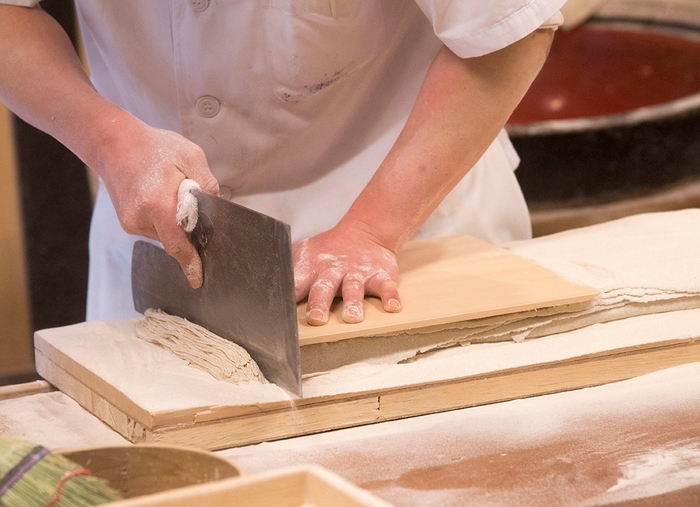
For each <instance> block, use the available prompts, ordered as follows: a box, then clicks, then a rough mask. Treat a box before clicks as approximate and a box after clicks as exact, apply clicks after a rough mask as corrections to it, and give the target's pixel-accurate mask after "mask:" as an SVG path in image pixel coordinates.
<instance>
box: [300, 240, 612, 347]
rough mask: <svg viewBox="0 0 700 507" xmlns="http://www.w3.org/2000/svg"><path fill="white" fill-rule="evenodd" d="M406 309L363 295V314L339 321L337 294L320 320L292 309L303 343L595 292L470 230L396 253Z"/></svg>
mask: <svg viewBox="0 0 700 507" xmlns="http://www.w3.org/2000/svg"><path fill="white" fill-rule="evenodd" d="M398 263H399V269H400V272H401V275H400V276H401V279H400V281H399V291H400V295H401V303H402V307H403V310H402V311H401V312H400V313H397V314H390V313H386V312H384V311H383V310H382V307H381V302H380V301H379V300H378V299H377V298H370V299H367V300H366V301H365V320H364V322H360V323H358V324H345V323H343V322H342V317H341V312H342V305H341V304H340V301H339V300H336V302H335V304H334V305H333V308H332V314H331V315H330V318H329V322H328V324H326V325H325V326H310V325H308V324H306V316H305V315H306V305H305V304H300V305H299V306H298V308H297V317H298V319H297V320H298V326H299V343H300V345H301V346H304V345H311V344H314V343H328V342H333V341H338V340H345V339H348V338H358V337H366V336H376V335H379V334H386V333H394V332H399V331H405V330H408V329H416V328H422V327H429V326H434V325H440V324H448V323H453V322H461V321H466V320H473V319H479V318H484V317H492V316H496V315H505V314H509V313H516V312H522V311H527V310H533V309H536V308H546V307H554V306H563V305H568V304H574V303H583V302H586V301H591V300H592V299H593V298H594V297H595V296H596V295H597V294H598V291H597V290H596V289H594V288H592V287H586V286H583V285H579V284H575V283H572V282H570V281H567V280H565V279H564V278H563V277H561V276H559V275H558V274H556V273H554V272H552V271H551V270H549V269H546V268H543V267H542V266H540V265H539V264H536V263H535V262H532V261H529V260H526V259H523V258H522V257H519V256H517V255H514V254H512V253H510V252H508V251H507V250H504V249H502V248H498V247H496V246H493V245H491V244H489V243H486V242H485V241H481V240H479V239H476V238H473V237H471V236H450V237H446V238H436V239H430V240H419V241H410V242H408V243H406V245H405V246H404V248H403V249H402V250H401V251H400V252H399V256H398Z"/></svg>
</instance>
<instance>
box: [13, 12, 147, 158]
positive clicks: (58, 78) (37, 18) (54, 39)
mask: <svg viewBox="0 0 700 507" xmlns="http://www.w3.org/2000/svg"><path fill="white" fill-rule="evenodd" d="M0 100H1V101H2V102H3V103H5V104H6V105H7V106H8V107H9V108H10V109H11V110H12V111H14V112H15V113H16V114H17V115H18V116H20V117H21V118H22V119H24V120H25V121H27V122H28V123H30V124H32V125H34V126H35V127H37V128H38V129H40V130H43V131H44V132H47V133H48V134H50V135H52V136H53V137H55V138H56V139H58V140H59V141H61V142H62V143H63V144H65V145H66V146H67V147H68V148H69V149H71V150H72V151H73V152H74V153H76V154H77V155H78V156H79V157H80V158H81V159H82V160H83V161H84V162H86V163H87V164H88V165H90V166H91V167H92V166H98V165H99V163H98V160H99V158H100V153H99V152H100V150H99V147H100V146H101V145H102V146H103V145H104V139H105V138H106V134H108V133H109V129H110V125H111V124H113V123H114V122H116V121H118V120H122V121H124V120H125V119H127V118H129V117H130V115H128V113H126V112H125V111H123V110H122V109H120V108H118V107H117V106H115V105H114V104H112V103H110V102H109V101H107V100H106V99H104V98H103V97H101V96H100V95H99V94H98V93H97V91H96V90H95V89H94V87H93V86H92V84H91V83H90V80H89V79H88V77H87V75H86V74H85V72H84V70H83V68H82V65H81V63H80V60H79V58H78V56H77V54H76V52H75V50H74V49H73V46H72V45H71V42H70V40H69V39H68V36H67V35H66V33H65V32H64V31H63V29H62V28H61V27H60V26H59V25H58V23H56V21H55V20H54V19H53V18H52V17H51V16H49V15H48V14H47V13H46V12H44V11H43V10H41V9H40V8H38V7H37V8H33V9H30V8H26V7H15V6H8V5H0ZM129 119H130V118H129ZM134 120H135V119H134ZM95 168H96V167H95Z"/></svg>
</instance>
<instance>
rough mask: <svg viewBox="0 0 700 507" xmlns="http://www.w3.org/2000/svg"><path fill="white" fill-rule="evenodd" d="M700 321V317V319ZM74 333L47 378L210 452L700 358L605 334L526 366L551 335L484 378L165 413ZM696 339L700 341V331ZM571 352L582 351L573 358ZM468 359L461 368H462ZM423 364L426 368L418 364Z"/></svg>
mask: <svg viewBox="0 0 700 507" xmlns="http://www.w3.org/2000/svg"><path fill="white" fill-rule="evenodd" d="M696 317H697V316H696V314H693V319H694V322H697V318H696ZM66 329H68V328H58V329H54V330H46V331H40V332H38V333H37V334H36V336H35V346H36V360H37V369H38V371H39V372H40V374H41V375H42V376H43V377H44V378H46V379H47V380H48V381H50V382H51V383H52V384H54V385H55V386H57V387H58V388H59V389H60V390H61V391H63V392H64V393H65V394H67V395H69V396H70V397H72V398H73V399H75V400H76V401H77V402H78V403H79V404H80V405H82V406H83V407H84V408H86V409H87V410H88V411H89V412H91V413H93V414H95V415H96V416H97V417H98V418H99V419H101V420H102V421H104V422H105V423H107V424H108V425H109V426H111V427H112V428H114V429H115V430H116V431H117V432H119V433H120V434H121V435H123V436H124V437H126V438H127V439H129V440H131V441H132V442H145V443H165V444H179V445H188V446H194V447H200V448H206V449H223V448H228V447H233V446H238V445H245V444H252V443H257V442H263V441H267V440H275V439H281V438H286V437H291V436H297V435H304V434H309V433H315V432H320V431H327V430H332V429H337V428H345V427H351V426H358V425H363V424H369V423H375V422H380V421H386V420H392V419H399V418H404V417H409V416H415V415H421V414H428V413H434V412H440V411H446V410H453V409H458V408H464V407H470V406H476V405H483V404H489V403H495V402H499V401H506V400H511V399H516V398H523V397H529V396H536V395H541V394H548V393H554V392H559V391H566V390H572V389H578V388H582V387H590V386H595V385H600V384H605V383H609V382H616V381H620V380H624V379H628V378H631V377H634V376H638V375H642V374H646V373H650V372H653V371H656V370H660V369H663V368H668V367H671V366H676V365H680V364H685V363H689V362H694V361H700V339H698V338H694V337H686V338H679V339H664V340H659V341H658V342H649V341H644V340H642V341H639V340H635V337H634V336H627V335H624V333H623V334H620V335H619V336H616V337H614V338H613V339H608V337H605V338H604V339H603V340H602V341H603V342H604V348H601V346H600V344H598V345H596V344H593V343H592V344H590V346H589V345H588V344H587V343H584V344H582V346H579V347H577V346H576V343H577V341H575V339H574V338H572V339H571V340H572V341H568V342H566V341H565V342H563V343H561V344H560V345H561V346H559V347H558V352H557V354H555V355H550V357H548V359H547V360H540V361H537V360H535V361H532V362H531V363H529V364H523V360H522V356H523V353H529V352H531V351H532V350H533V349H532V347H539V346H540V344H544V345H547V344H546V343H545V342H544V340H555V339H556V340H559V339H563V338H559V337H552V338H541V339H537V340H532V341H531V342H529V343H528V342H524V343H522V344H515V343H501V344H494V347H493V348H492V349H490V350H489V352H490V353H493V354H497V355H498V358H499V364H500V367H498V368H494V369H493V371H487V372H482V373H478V374H473V373H465V372H467V371H468V370H469V367H470V365H469V357H478V356H466V359H465V360H464V361H463V363H464V371H463V372H457V373H456V374H454V375H453V376H451V377H444V378H442V379H441V380H433V381H426V380H425V378H429V377H427V376H426V375H423V373H421V370H416V371H417V374H416V376H415V378H414V379H413V380H412V381H410V382H407V383H406V382H397V383H396V384H394V385H384V386H382V387H380V388H376V389H366V388H361V389H357V390H352V389H350V390H349V391H350V392H336V393H331V394H326V395H321V394H319V395H315V396H311V397H309V398H304V399H285V398H281V399H279V400H275V401H270V402H260V403H251V402H247V403H240V402H238V403H237V402H236V400H235V399H232V400H231V401H230V403H228V404H212V405H206V404H204V405H203V404H202V402H201V401H200V400H199V399H197V400H193V403H192V405H191V408H185V409H179V410H162V411H157V410H154V409H153V408H152V407H149V406H142V405H139V404H138V403H136V402H134V398H135V396H134V395H135V394H137V393H135V392H134V391H132V392H122V391H119V390H118V389H116V388H115V387H114V386H112V385H110V384H109V383H108V382H105V381H104V380H103V379H102V378H100V375H99V374H98V373H96V372H99V371H100V370H103V369H104V368H105V365H106V364H107V363H108V362H109V358H101V357H99V356H98V358H99V359H98V360H96V363H97V364H81V363H80V362H79V361H76V359H75V357H77V355H76V354H75V350H76V348H77V347H78V346H79V347H85V346H88V347H89V346H90V345H89V343H85V342H84V340H80V341H79V345H75V344H74V345H72V346H66V345H65V344H66V343H67V342H70V341H71V340H67V338H71V337H70V334H71V333H72V331H71V330H70V329H69V330H68V331H66ZM630 334H632V333H630ZM694 336H700V332H698V333H697V334H696V335H694ZM134 340H136V338H134ZM645 340H646V339H645ZM591 341H594V340H591ZM73 342H76V340H73ZM96 343H97V342H96ZM96 346H97V347H99V344H98V345H96ZM476 347H483V346H471V347H464V348H462V349H458V350H457V352H459V353H460V354H462V353H467V354H471V352H472V351H477V350H478V349H477V348H476ZM528 347H529V348H528ZM571 348H573V349H575V352H573V353H570V352H569V350H570V349H571ZM539 350H547V349H545V348H543V349H539ZM544 355H545V354H542V356H544ZM459 359H460V360H459V361H458V362H457V364H459V365H460V368H461V364H462V360H461V357H459ZM473 362H474V360H472V363H473ZM424 364H425V365H426V366H425V368H426V370H431V369H433V370H434V369H435V367H436V363H434V362H433V363H430V362H426V363H424ZM417 367H420V368H422V365H421V364H420V363H418V366H417ZM438 368H439V365H438ZM472 368H473V364H472ZM158 375H163V378H162V379H159V381H160V380H162V383H163V384H164V385H174V386H176V385H177V379H172V380H171V379H169V378H168V375H169V373H168V372H167V371H163V372H162V373H161V372H160V371H159V373H158ZM139 388H140V386H135V388H134V389H135V390H138V389H139ZM167 392H171V391H167Z"/></svg>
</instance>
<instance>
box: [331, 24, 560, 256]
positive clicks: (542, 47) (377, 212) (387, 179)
mask: <svg viewBox="0 0 700 507" xmlns="http://www.w3.org/2000/svg"><path fill="white" fill-rule="evenodd" d="M553 33H554V32H553V31H551V30H541V31H536V32H535V33H533V34H530V35H529V36H527V37H525V38H524V39H522V40H520V41H519V42H517V43H515V44H513V45H511V46H509V47H507V48H505V49H503V50H501V51H498V52H495V53H492V54H489V55H485V56H483V57H479V58H471V59H461V58H459V57H457V56H456V55H455V54H454V53H452V52H451V51H450V50H449V49H447V48H446V47H443V48H442V49H441V50H440V52H439V53H438V55H437V56H436V58H435V60H434V61H433V64H432V65H431V67H430V69H429V70H428V73H427V74H426V77H425V79H424V82H423V86H422V87H421V90H420V92H419V94H418V97H417V100H416V103H415V105H414V107H413V110H412V111H411V114H410V115H409V118H408V121H407V123H406V125H405V126H404V128H403V130H402V132H401V134H400V136H399V138H398V140H397V141H396V143H395V144H394V146H393V148H392V150H391V151H390V153H389V154H388V156H387V157H386V159H385V160H384V162H383V163H382V164H381V166H380V167H379V169H378V170H377V172H376V174H375V175H374V177H373V178H372V180H371V181H370V182H369V184H368V185H367V187H366V188H365V189H364V190H363V192H362V193H361V194H360V195H359V197H358V198H357V199H356V201H355V202H354V203H353V205H352V206H351V208H350V210H349V211H348V213H347V214H346V215H345V217H343V219H342V220H341V222H340V224H339V227H340V228H349V229H352V230H358V229H359V230H361V231H363V233H365V234H369V235H370V236H371V237H372V239H373V240H374V241H376V242H377V243H379V244H380V245H383V246H384V247H386V248H388V249H390V250H392V251H394V252H395V251H397V250H398V248H399V247H400V246H401V245H402V244H403V242H404V241H406V240H407V239H408V238H409V237H410V236H412V235H413V233H414V232H415V231H416V230H418V228H419V227H420V226H421V225H422V224H423V222H424V221H425V220H426V219H427V218H428V216H429V215H430V214H431V213H432V212H433V211H434V210H435V208H436V207H437V206H438V204H439V203H440V202H441V201H442V200H443V199H444V197H445V196H446V195H447V194H448V193H449V192H450V190H451V189H452V188H454V186H455V185H456V184H457V183H458V182H459V181H460V180H461V179H462V178H463V177H464V175H465V174H466V173H467V172H468V170H469V169H470V168H471V167H472V166H473V165H474V164H475V163H476V162H477V161H478V160H479V158H480V157H481V156H482V155H483V153H484V152H485V151H486V149H487V148H488V147H489V145H490V144H491V143H492V142H493V140H494V138H495V137H496V136H497V135H498V132H499V131H500V130H501V129H502V128H503V126H504V125H505V123H506V121H507V120H508V118H509V116H510V115H511V113H512V112H513V110H514V109H515V107H516V106H517V104H518V103H519V102H520V100H521V99H522V97H523V95H524V94H525V92H526V91H527V89H528V87H529V86H530V84H531V83H532V80H533V79H534V78H535V76H536V75H537V73H538V72H539V69H540V68H541V66H542V64H543V63H544V60H545V58H546V55H547V52H548V50H549V46H550V44H551V40H552V34H553Z"/></svg>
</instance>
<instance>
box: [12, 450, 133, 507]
mask: <svg viewBox="0 0 700 507" xmlns="http://www.w3.org/2000/svg"><path fill="white" fill-rule="evenodd" d="M35 447H36V445H35V444H33V443H31V442H26V441H23V440H15V439H10V438H0V480H2V478H3V477H6V474H8V472H10V471H11V470H12V469H13V468H15V467H16V466H17V465H18V463H20V461H22V459H23V458H24V457H25V456H27V455H28V454H29V453H31V451H32V449H34V448H35ZM81 470H82V467H81V466H80V465H78V464H76V463H73V462H72V461H70V460H68V459H66V458H64V457H63V456H61V455H58V454H48V455H46V456H45V457H43V458H41V459H40V460H39V461H37V462H36V464H34V465H33V466H32V467H31V468H29V470H28V471H26V473H24V475H22V477H21V479H19V480H18V481H17V482H16V483H15V484H14V485H12V486H11V487H10V489H9V490H7V491H6V492H5V494H4V495H3V496H2V497H0V506H2V507H37V506H42V507H44V506H47V505H51V506H52V507H68V506H75V507H81V506H90V505H99V504H103V503H107V502H112V501H115V500H119V492H118V491H116V490H115V489H113V488H111V487H110V486H109V484H108V483H107V481H106V480H104V479H100V478H97V477H93V476H91V475H75V476H71V474H72V473H81V472H80V471H81ZM66 474H68V475H66ZM67 477H70V478H67Z"/></svg>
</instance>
